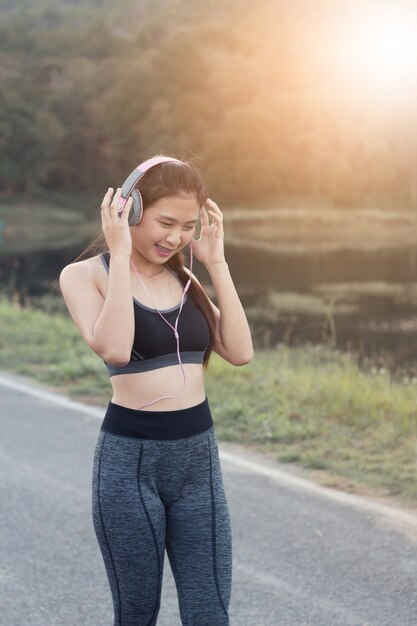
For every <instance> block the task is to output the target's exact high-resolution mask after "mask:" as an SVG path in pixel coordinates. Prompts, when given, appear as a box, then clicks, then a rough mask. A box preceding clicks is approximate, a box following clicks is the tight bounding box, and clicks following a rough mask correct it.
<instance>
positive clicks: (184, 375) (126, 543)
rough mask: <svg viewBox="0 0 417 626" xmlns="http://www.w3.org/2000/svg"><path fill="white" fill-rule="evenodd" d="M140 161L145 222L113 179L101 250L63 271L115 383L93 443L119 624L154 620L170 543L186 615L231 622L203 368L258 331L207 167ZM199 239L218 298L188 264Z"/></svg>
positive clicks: (239, 357) (97, 520)
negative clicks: (208, 185)
mask: <svg viewBox="0 0 417 626" xmlns="http://www.w3.org/2000/svg"><path fill="white" fill-rule="evenodd" d="M155 162H156V163H157V164H156V165H152V164H153V163H155ZM151 165H152V166H151ZM140 167H142V169H143V170H145V173H144V174H143V175H142V176H141V178H140V180H139V181H138V182H137V185H136V188H137V190H138V191H139V192H140V194H141V197H142V201H143V212H142V214H141V219H140V222H139V223H137V224H135V225H133V226H129V222H128V218H129V214H130V213H131V208H132V202H133V199H132V197H129V199H128V201H127V203H125V204H124V201H122V202H121V189H120V188H119V189H117V190H116V193H114V191H113V189H112V188H110V189H109V190H108V191H107V193H106V194H105V195H104V198H103V202H102V205H101V219H102V234H101V243H100V242H99V245H98V248H97V245H96V248H95V251H96V252H97V251H98V252H99V254H96V256H92V257H90V258H87V259H84V260H82V261H78V262H74V263H71V264H70V265H67V266H66V267H65V268H64V269H63V270H62V272H61V275H60V287H61V291H62V293H63V296H64V299H65V302H66V304H67V306H68V309H69V312H70V314H71V316H72V318H73V320H74V322H75V323H76V325H77V326H78V328H79V330H80V332H81V334H82V336H83V337H84V339H85V340H86V341H87V343H88V345H89V346H90V347H91V348H92V350H93V351H94V352H96V353H97V354H98V355H99V356H100V357H101V358H102V359H103V361H104V363H105V365H106V367H107V369H108V372H109V375H110V377H111V383H112V387H113V396H112V398H111V400H110V401H109V403H108V406H107V410H106V413H105V416H104V419H103V422H102V425H101V428H100V433H99V436H98V440H97V444H96V448H95V453H94V463H93V492H92V496H93V501H92V512H93V522H94V528H95V533H96V536H97V540H98V542H99V546H100V549H101V553H102V556H103V561H104V564H105V567H106V572H107V576H108V580H109V584H110V588H111V592H112V598H113V604H114V626H152V625H154V624H156V620H157V615H158V612H159V608H160V595H161V587H162V575H163V562H164V554H165V548H166V550H167V553H168V558H169V561H170V565H171V568H172V572H173V575H174V577H175V584H176V588H177V593H178V601H179V609H180V615H181V620H182V624H183V625H187V626H209V625H210V626H222V625H224V624H229V617H228V610H229V603H230V595H231V584H232V532H231V523H230V516H229V510H228V504H227V500H226V496H225V491H224V485H223V478H222V472H221V466H220V460H219V453H218V446H217V440H216V433H215V428H214V424H213V420H212V416H211V413H210V407H209V404H208V398H207V396H206V394H205V390H204V377H203V374H204V370H205V369H206V368H207V364H208V360H209V357H210V353H211V351H212V350H214V351H215V352H217V354H219V355H220V356H221V357H223V358H224V359H225V360H226V361H228V362H230V363H232V364H234V365H243V364H245V363H248V362H249V361H251V359H252V357H253V347H252V340H251V335H250V330H249V326H248V323H247V319H246V316H245V313H244V310H243V307H242V305H241V303H240V300H239V297H238V295H237V293H236V289H235V287H234V284H233V281H232V278H231V275H230V272H229V268H228V264H227V262H226V260H225V255H224V246H223V215H222V213H221V211H220V209H219V207H218V206H217V204H215V203H214V202H213V201H212V200H210V199H207V198H206V191H205V186H204V183H203V180H202V178H201V175H200V173H199V171H198V169H197V168H196V167H195V166H194V165H193V164H192V163H189V162H184V161H177V160H175V159H171V158H170V157H153V160H152V162H151V161H150V160H148V161H146V162H145V163H144V164H141V165H140V166H138V168H137V169H139V168H140ZM147 168H148V169H147ZM132 174H133V173H132ZM127 180H128V179H127ZM125 182H126V181H125ZM123 189H124V187H123ZM204 203H206V204H207V207H208V209H206V208H205V206H204ZM123 205H124V207H123ZM120 207H123V208H122V210H120ZM208 214H210V216H211V218H212V221H211V224H210V220H209V215H208ZM199 216H200V217H201V232H200V237H199V239H198V240H196V239H195V238H194V234H195V228H196V223H197V221H198V218H199ZM103 235H104V237H103ZM94 243H95V244H97V241H96V242H93V244H94ZM187 245H188V246H190V252H191V261H192V258H193V257H192V255H193V254H194V256H195V257H196V258H197V259H198V260H199V261H201V263H203V264H204V265H205V267H206V268H207V270H208V273H209V275H210V278H211V281H212V283H213V287H214V291H215V294H216V298H217V302H218V304H219V308H217V307H216V306H215V305H214V304H213V303H212V302H211V301H210V299H209V298H208V296H207V294H206V293H205V291H204V289H203V287H202V286H201V284H200V283H199V281H198V280H197V279H196V278H195V276H194V275H193V274H192V271H190V270H188V269H187V268H185V266H184V261H185V256H184V253H183V252H182V250H183V249H184V248H185V247H186V246H187ZM93 247H94V245H93ZM88 250H89V248H87V251H88ZM81 256H82V255H81ZM78 258H80V257H78ZM76 261H77V260H76ZM187 285H188V287H187ZM187 289H188V290H187ZM158 394H159V395H158ZM161 394H163V395H161ZM155 396H158V397H157V398H156V397H155Z"/></svg>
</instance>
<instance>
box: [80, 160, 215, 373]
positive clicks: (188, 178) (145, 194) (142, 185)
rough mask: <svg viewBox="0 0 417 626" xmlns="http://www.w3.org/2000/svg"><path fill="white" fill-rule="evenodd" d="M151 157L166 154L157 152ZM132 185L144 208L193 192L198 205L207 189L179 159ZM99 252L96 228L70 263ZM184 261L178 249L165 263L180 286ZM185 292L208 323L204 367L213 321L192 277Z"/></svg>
mask: <svg viewBox="0 0 417 626" xmlns="http://www.w3.org/2000/svg"><path fill="white" fill-rule="evenodd" d="M155 156H168V155H164V154H157V155H155ZM136 188H137V189H138V190H139V191H140V193H141V196H142V199H143V209H144V211H146V209H147V207H149V206H151V205H152V204H154V203H155V202H157V201H158V200H160V199H161V198H168V197H172V196H182V195H184V194H195V195H196V197H197V200H198V203H199V206H202V205H203V204H204V203H205V201H206V200H207V189H206V186H205V183H204V181H203V178H202V176H201V173H200V171H199V169H198V167H197V166H196V165H195V164H193V163H192V162H191V161H190V160H187V161H184V160H182V161H180V162H179V163H177V162H174V161H167V162H165V163H160V164H158V165H157V166H154V167H152V168H151V169H149V170H148V171H147V172H145V174H144V175H143V176H142V178H141V179H140V180H139V182H138V183H137V185H136ZM102 252H109V248H108V245H107V242H106V238H105V237H104V233H103V231H102V230H100V231H98V233H97V234H96V235H95V236H94V237H93V239H92V240H91V241H90V243H89V244H88V246H87V247H86V248H85V249H84V250H83V251H82V252H81V254H80V255H79V256H78V257H77V258H76V259H74V261H72V262H73V263H75V262H76V261H79V260H81V259H84V258H91V257H93V256H96V255H98V254H101V253H102ZM185 261H186V257H185V254H184V253H183V251H182V250H180V251H179V252H177V253H176V254H174V255H173V256H172V257H170V258H169V259H168V260H167V261H166V263H165V265H166V266H167V267H169V268H170V269H171V270H172V271H173V272H175V273H176V274H177V276H178V278H179V279H180V281H181V283H182V284H183V286H184V287H185V285H186V284H187V282H188V280H189V276H188V274H187V273H186V272H185V270H184V266H185ZM187 293H188V294H189V295H190V298H191V299H192V301H193V302H194V303H195V305H196V306H197V307H198V308H199V309H200V311H201V312H202V314H203V315H204V317H205V318H206V320H207V323H208V326H209V330H210V341H209V345H208V347H207V349H206V351H205V353H204V359H203V367H204V369H206V368H207V366H208V362H209V359H210V355H211V352H212V350H213V344H214V329H215V324H216V320H215V316H214V312H213V309H212V307H211V304H210V300H209V298H208V296H207V294H206V292H205V291H204V290H203V289H202V288H201V287H200V286H199V284H198V283H197V282H196V281H195V280H194V278H192V279H191V284H190V286H189V288H188V292H187Z"/></svg>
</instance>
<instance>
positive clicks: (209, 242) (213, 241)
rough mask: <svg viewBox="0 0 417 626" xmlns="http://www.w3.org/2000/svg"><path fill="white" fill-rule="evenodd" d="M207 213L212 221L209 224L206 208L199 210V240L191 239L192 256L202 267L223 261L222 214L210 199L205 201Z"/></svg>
mask: <svg viewBox="0 0 417 626" xmlns="http://www.w3.org/2000/svg"><path fill="white" fill-rule="evenodd" d="M206 204H207V206H208V207H210V208H209V209H208V213H210V215H211V217H212V219H213V221H212V223H211V224H209V218H208V214H207V210H206V207H205V206H203V207H202V209H201V231H200V238H199V239H193V241H192V246H193V254H195V256H196V257H197V259H198V260H199V261H200V262H201V263H203V264H204V265H209V264H210V263H221V262H222V261H225V256H224V232H223V213H222V212H221V211H220V209H219V207H218V206H217V204H216V203H215V202H213V200H210V198H208V199H207V202H206Z"/></svg>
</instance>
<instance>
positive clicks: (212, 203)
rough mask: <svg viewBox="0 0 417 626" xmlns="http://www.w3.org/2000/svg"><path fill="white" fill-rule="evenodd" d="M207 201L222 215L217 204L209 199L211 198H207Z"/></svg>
mask: <svg viewBox="0 0 417 626" xmlns="http://www.w3.org/2000/svg"><path fill="white" fill-rule="evenodd" d="M207 203H208V204H209V206H210V207H211V208H212V209H213V210H214V211H216V213H218V214H219V215H222V216H223V213H222V212H221V211H220V209H219V206H218V204H216V203H215V202H214V201H213V200H211V198H207Z"/></svg>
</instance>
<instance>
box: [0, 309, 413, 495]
mask: <svg viewBox="0 0 417 626" xmlns="http://www.w3.org/2000/svg"><path fill="white" fill-rule="evenodd" d="M0 329H1V330H0V345H1V350H0V368H1V369H3V370H8V371H11V372H16V373H19V374H22V375H26V376H31V377H33V378H34V379H36V380H37V381H40V382H41V383H44V384H46V385H47V386H49V387H53V388H55V389H57V390H58V391H62V392H64V393H65V394H66V395H68V396H70V397H72V398H74V399H79V400H82V401H83V402H87V403H92V404H96V405H99V406H103V408H104V407H105V405H106V403H107V402H108V400H109V399H110V397H111V393H112V389H111V384H110V381H109V378H108V375H107V371H106V369H105V366H104V364H103V362H102V361H101V360H100V358H99V357H98V356H97V355H96V354H94V353H93V352H92V351H91V350H90V349H89V348H88V346H87V345H86V343H85V342H84V341H83V339H82V338H81V336H80V335H79V332H78V330H77V328H76V327H75V325H74V323H73V321H72V320H71V318H70V317H69V315H68V314H62V313H59V312H54V311H53V312H50V313H47V312H45V311H41V310H34V309H20V308H18V307H17V305H14V304H12V303H10V302H8V301H7V300H6V299H5V298H4V297H1V298H0ZM416 382H417V381H416V379H414V383H416ZM414 383H413V382H409V383H405V382H402V381H394V379H393V377H392V376H391V375H390V372H389V371H387V370H386V369H384V370H377V369H375V368H373V369H372V370H369V371H361V369H360V368H359V367H358V365H357V363H356V357H355V355H353V354H351V353H341V352H339V351H336V350H335V349H333V348H331V347H329V346H326V345H316V346H313V345H305V346H302V347H291V348H290V347H288V346H286V345H284V344H279V345H278V346H277V348H276V349H274V350H256V351H255V357H254V359H253V361H252V362H251V363H250V364H248V365H245V366H243V367H234V366H232V365H230V364H229V363H227V362H226V361H224V360H222V359H221V358H220V357H218V355H216V354H214V355H213V356H212V360H211V362H210V365H209V368H208V371H207V374H206V392H207V395H208V398H209V401H210V406H211V408H212V412H213V417H214V420H215V424H216V431H217V435H218V438H219V440H224V441H233V442H239V443H241V444H243V445H246V446H253V447H255V448H256V449H259V450H261V451H263V452H265V453H267V454H268V455H271V456H272V457H273V458H274V459H276V460H278V461H281V462H286V463H296V464H297V465H298V466H300V467H303V468H306V469H308V470H312V471H313V473H314V476H315V477H316V478H318V480H319V481H320V482H323V483H324V484H332V485H336V486H339V487H341V488H344V489H348V490H354V491H361V490H362V491H363V488H364V487H366V486H367V487H368V488H370V489H371V490H372V489H374V490H375V493H378V494H395V495H396V497H397V499H399V500H401V501H403V502H405V503H407V504H410V505H415V504H417V481H416V478H417V468H416V441H417V427H416V426H417V384H414Z"/></svg>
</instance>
